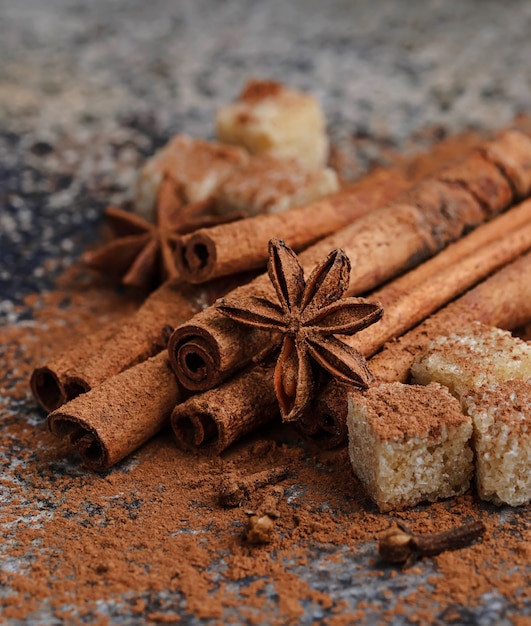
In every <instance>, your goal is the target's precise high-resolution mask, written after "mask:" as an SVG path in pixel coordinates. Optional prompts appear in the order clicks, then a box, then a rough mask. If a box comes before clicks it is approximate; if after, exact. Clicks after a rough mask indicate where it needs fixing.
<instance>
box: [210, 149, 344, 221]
mask: <svg viewBox="0 0 531 626" xmlns="http://www.w3.org/2000/svg"><path fill="white" fill-rule="evenodd" d="M338 189H339V184H338V181H337V176H336V173H335V172H334V170H332V169H329V168H319V169H314V170H308V169H307V168H305V167H303V166H302V165H301V164H300V163H299V161H297V160H296V159H278V158H276V157H273V156H270V155H263V156H255V157H251V159H250V160H249V161H248V162H247V163H246V164H245V165H242V166H241V167H239V168H236V169H235V170H233V172H232V173H231V174H230V175H229V176H228V177H227V179H226V180H225V181H224V183H223V184H222V185H221V186H220V188H219V189H218V192H217V193H216V210H217V211H218V212H219V213H222V214H225V213H231V212H233V211H243V212H244V213H246V214H248V215H251V216H254V215H258V214H261V213H278V212H280V211H285V210H287V209H291V208H292V207H294V206H300V205H303V204H309V203H311V202H314V201H316V200H319V199H321V198H322V197H324V196H327V195H329V194H331V193H334V192H335V191H337V190H338Z"/></svg>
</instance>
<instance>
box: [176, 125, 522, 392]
mask: <svg viewBox="0 0 531 626" xmlns="http://www.w3.org/2000/svg"><path fill="white" fill-rule="evenodd" d="M521 137H522V143H523V144H525V145H526V146H527V151H525V150H520V149H519V150H515V151H514V153H511V159H512V160H513V161H514V162H515V163H517V164H518V166H517V168H516V170H515V171H518V173H519V175H520V178H522V177H523V174H522V172H525V171H526V168H527V166H528V165H527V164H528V160H529V159H530V158H531V140H530V139H528V138H527V137H525V136H523V135H522V136H521ZM503 142H504V136H502V138H501V139H498V140H496V141H494V142H491V143H492V145H491V144H487V146H486V147H485V148H484V149H483V152H481V153H478V151H477V150H476V151H474V152H472V154H471V155H470V156H469V157H468V158H467V159H465V160H464V162H463V163H464V164H463V167H462V170H461V171H460V172H457V173H456V170H455V168H454V167H452V168H450V169H449V170H447V171H445V172H443V173H441V174H439V175H438V176H437V177H434V178H432V179H430V181H429V182H425V183H422V184H420V185H418V186H417V187H416V188H415V189H414V190H412V191H411V192H406V193H405V194H404V195H403V196H400V198H399V199H397V200H396V201H395V202H393V203H391V204H389V205H387V206H384V207H381V208H379V209H376V210H374V211H372V212H371V213H369V214H367V215H365V216H363V217H361V218H360V219H358V220H356V221H355V222H354V223H353V224H351V225H350V226H347V227H346V228H344V229H342V230H341V231H338V232H337V233H335V234H333V235H331V236H329V237H327V238H325V239H323V240H321V241H320V242H318V243H317V244H315V245H314V246H312V247H310V248H308V249H307V250H305V251H304V252H303V253H301V255H300V256H299V260H300V261H301V263H302V265H303V267H304V268H305V271H309V270H311V269H313V267H314V266H315V265H316V264H317V263H318V262H319V261H320V260H321V259H322V258H324V257H326V255H327V254H328V253H329V252H330V250H332V249H335V248H343V249H344V250H345V252H346V254H347V256H348V257H349V258H350V261H351V265H352V271H351V274H350V287H349V291H348V295H356V294H360V293H364V292H366V291H368V290H370V289H373V288H375V287H376V286H377V285H379V284H381V283H383V282H384V281H386V280H388V279H390V278H392V277H393V276H395V275H397V274H399V273H401V272H404V271H407V270H408V269H410V268H411V267H414V266H416V265H418V264H419V263H420V262H422V261H423V260H425V259H427V258H429V257H430V256H433V255H434V254H436V253H437V252H439V251H440V250H441V249H442V248H444V247H445V246H446V245H447V244H448V243H450V242H452V241H455V240H456V239H458V238H459V237H461V236H462V234H463V233H464V232H467V231H468V230H470V229H472V228H474V227H476V226H477V225H478V224H480V223H481V222H483V221H486V220H487V219H489V218H490V217H491V216H492V215H493V214H496V213H497V212H499V211H500V210H501V209H503V208H505V206H506V205H507V204H510V203H511V202H512V201H513V198H514V194H513V191H512V190H513V188H514V187H515V183H514V181H513V180H512V179H511V181H509V180H508V179H507V177H506V174H505V173H504V172H502V171H501V170H500V168H499V167H498V166H497V165H496V164H493V163H491V162H490V161H488V160H487V156H485V157H484V156H483V154H485V155H488V154H490V152H489V150H494V149H498V148H499V149H500V150H501V148H500V145H501V146H503V149H504V150H505V149H508V148H507V146H506V144H505V143H503ZM498 144H499V145H498ZM493 146H494V147H493ZM519 148H520V146H519ZM469 162H470V163H472V164H473V167H472V165H470V163H469ZM509 174H510V175H513V176H516V174H513V172H510V173H509ZM530 182H531V181H530ZM525 191H526V194H527V195H529V193H531V188H526V189H525ZM248 295H255V296H259V297H260V296H261V297H266V298H274V297H275V293H274V289H273V287H272V285H271V284H270V282H269V279H268V277H267V276H266V275H262V276H260V277H259V278H257V279H255V280H254V281H253V282H252V283H250V284H249V285H246V286H244V287H242V288H239V289H237V290H235V291H233V292H231V294H230V296H231V299H235V298H240V297H246V296H248ZM241 337H242V335H241V329H239V327H238V325H237V323H236V322H233V321H231V320H229V319H226V318H223V316H222V315H221V314H220V313H219V312H218V311H216V309H215V308H213V307H211V308H209V309H206V310H205V311H203V312H202V313H200V314H199V315H196V316H194V318H192V319H191V320H190V321H189V322H188V323H185V324H183V325H181V326H180V327H179V328H178V329H177V330H176V331H175V332H174V333H173V335H172V337H171V339H170V342H169V345H168V350H169V356H170V362H171V363H172V367H173V368H174V370H175V372H176V375H177V377H178V379H179V381H180V382H181V383H182V384H183V386H184V387H186V388H188V389H191V390H195V391H197V390H204V389H209V388H211V387H214V386H215V385H218V384H219V383H220V382H221V381H222V380H224V379H225V378H227V377H228V376H229V375H230V374H231V373H232V372H234V371H235V370H236V369H238V368H240V367H242V366H243V365H245V364H246V363H247V362H248V361H249V360H250V359H251V358H252V356H254V355H255V354H256V353H258V352H260V351H261V350H263V349H264V348H265V347H266V346H267V345H268V344H269V343H270V342H271V338H270V336H269V334H268V333H264V332H263V331H258V330H250V329H249V330H248V331H247V333H246V335H245V341H242V340H241Z"/></svg>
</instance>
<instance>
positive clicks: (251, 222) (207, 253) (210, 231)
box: [175, 170, 413, 283]
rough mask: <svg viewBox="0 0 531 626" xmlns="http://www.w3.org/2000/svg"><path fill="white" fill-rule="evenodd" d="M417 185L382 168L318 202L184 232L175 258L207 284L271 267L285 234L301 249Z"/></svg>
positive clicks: (186, 275) (187, 274)
mask: <svg viewBox="0 0 531 626" xmlns="http://www.w3.org/2000/svg"><path fill="white" fill-rule="evenodd" d="M412 184H413V181H412V180H410V179H409V178H408V177H406V176H405V174H404V173H402V172H401V171H398V170H378V171H376V172H373V173H371V174H369V175H368V176H366V177H364V178H363V179H362V180H360V181H359V182H357V183H355V184H353V185H351V186H349V187H348V188H345V189H344V190H342V191H340V192H339V193H336V194H334V195H332V196H328V197H326V198H324V199H322V200H319V201H317V202H313V203H312V204H308V205H304V206H299V207H295V208H293V209H290V210H289V211H284V212H282V213H273V214H270V215H259V216H256V217H252V218H249V219H247V220H244V221H241V222H238V223H237V224H236V223H233V224H223V225H220V226H214V227H213V228H202V229H200V230H197V231H195V232H194V233H192V234H191V235H188V236H184V237H183V238H182V239H181V241H180V245H179V246H178V248H177V251H176V256H175V262H176V265H177V267H178V269H179V272H180V276H181V277H182V278H183V279H184V280H186V281H189V282H191V283H202V282H204V281H206V280H211V279H213V278H217V277H219V276H227V275H229V274H233V273H236V272H240V271H242V270H244V269H254V268H259V267H265V265H266V262H267V244H268V242H269V240H270V239H271V238H272V237H280V238H281V239H282V240H283V241H285V242H286V244H287V245H288V246H290V248H292V249H293V250H295V251H299V250H302V249H303V248H305V247H306V246H309V245H310V244H313V243H315V242H316V241H317V240H318V239H321V238H322V237H325V236H327V235H329V234H331V233H333V232H335V231H337V230H339V229H340V228H343V227H344V226H346V225H347V224H349V223H350V222H352V221H353V220H355V219H357V218H358V217H361V216H362V215H365V214H366V213H369V212H370V211H372V210H373V209H375V208H376V207H379V206H381V205H382V204H385V203H386V202H388V201H389V200H391V199H392V198H394V197H395V196H397V195H398V194H399V193H400V192H402V191H404V190H405V189H407V188H408V187H410V186H411V185H412Z"/></svg>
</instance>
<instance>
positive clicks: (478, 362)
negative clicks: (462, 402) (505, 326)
mask: <svg viewBox="0 0 531 626" xmlns="http://www.w3.org/2000/svg"><path fill="white" fill-rule="evenodd" d="M411 373H412V377H413V380H414V381H415V382H419V383H421V384H427V383H428V382H429V381H436V382H438V383H441V384H442V385H445V386H446V387H448V389H449V390H450V391H451V392H452V393H453V394H454V395H455V396H456V397H458V398H461V397H462V396H463V395H464V394H465V393H467V392H468V391H470V390H472V389H475V388H477V387H480V386H481V385H488V384H489V383H497V382H503V381H505V380H515V379H518V380H528V379H530V378H531V345H530V344H529V343H526V342H525V341H522V340H521V339H519V338H518V337H513V336H512V335H511V333H510V332H508V331H505V330H501V329H499V328H490V327H489V326H485V325H484V324H481V323H480V322H473V323H472V324H468V325H466V326H464V327H463V328H460V329H458V330H457V331H456V332H455V333H452V334H451V335H449V336H448V337H437V338H436V339H434V340H433V341H432V342H431V343H430V345H429V346H428V348H427V349H426V351H425V352H424V353H423V354H422V355H420V356H419V358H418V359H417V360H416V362H415V363H414V364H413V366H412V368H411Z"/></svg>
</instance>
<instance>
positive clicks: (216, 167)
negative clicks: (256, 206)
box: [135, 135, 249, 219]
mask: <svg viewBox="0 0 531 626" xmlns="http://www.w3.org/2000/svg"><path fill="white" fill-rule="evenodd" d="M248 159H249V154H248V152H247V151H246V150H244V149H242V148H238V147H236V146H226V145H223V144H220V143H216V142H211V141H204V140H202V139H194V138H192V137H188V136H187V135H176V136H175V137H173V139H171V140H170V141H169V142H168V143H167V144H166V145H165V146H164V147H163V148H161V149H160V150H159V151H158V152H156V153H155V154H154V155H153V156H152V157H151V158H150V159H148V160H147V161H146V163H145V164H144V166H143V167H142V169H141V170H140V174H139V176H138V180H137V184H136V193H135V212H136V213H138V214H139V215H141V216H142V217H144V218H146V219H152V216H153V211H154V207H155V203H156V200H157V195H158V191H159V189H160V185H161V183H162V179H163V178H164V176H165V175H169V176H171V177H172V179H173V180H174V181H175V183H176V185H178V187H179V193H180V194H181V195H182V196H183V201H184V202H185V203H189V202H197V201H199V200H204V199H206V198H208V197H209V196H211V195H212V194H213V193H214V191H215V190H216V189H217V187H218V186H219V185H220V184H221V182H222V181H224V180H225V179H226V178H227V176H228V175H229V174H230V173H231V172H232V170H233V169H234V168H235V167H238V166H240V165H242V164H243V163H246V162H247V160H248Z"/></svg>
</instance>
